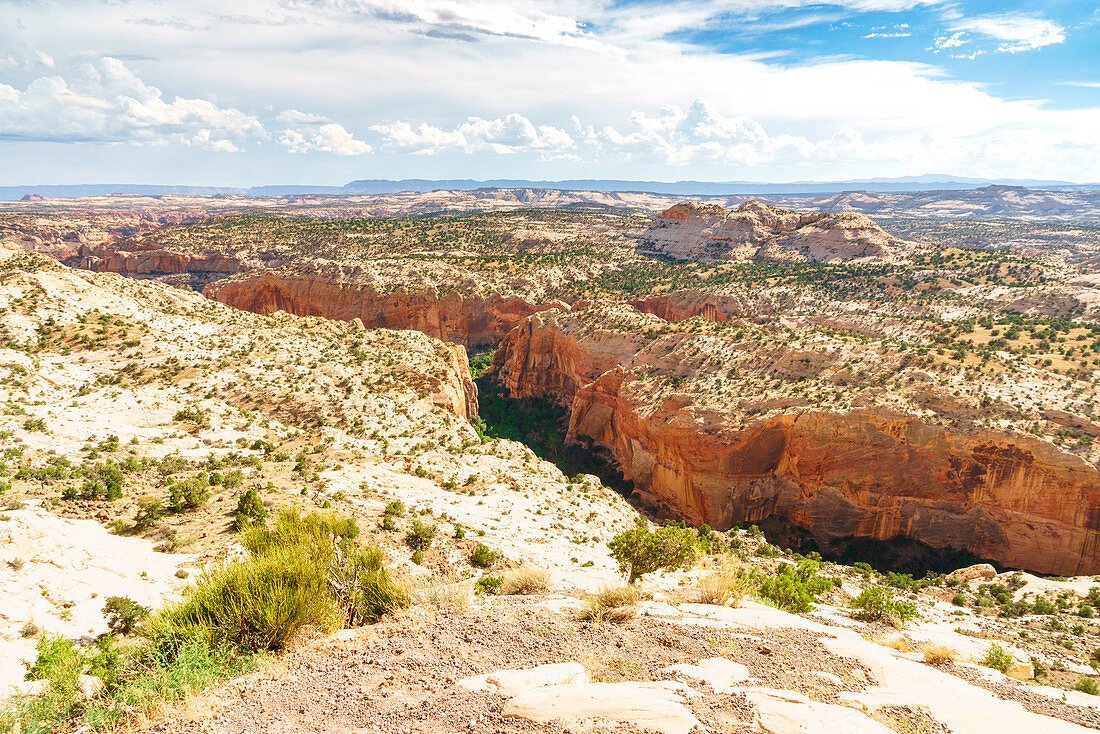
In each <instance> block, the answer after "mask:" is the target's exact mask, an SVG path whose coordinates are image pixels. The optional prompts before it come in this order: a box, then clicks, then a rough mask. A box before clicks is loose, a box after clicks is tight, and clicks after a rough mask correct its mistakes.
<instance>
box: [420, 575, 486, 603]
mask: <svg viewBox="0 0 1100 734" xmlns="http://www.w3.org/2000/svg"><path fill="white" fill-rule="evenodd" d="M473 597H474V590H473V588H472V587H471V586H470V584H468V583H465V582H459V581H455V580H454V579H453V578H451V577H450V576H432V577H431V578H430V579H428V580H427V581H425V582H424V585H423V586H422V587H421V589H420V599H421V600H422V601H423V602H424V603H426V604H430V605H432V606H433V607H435V608H436V609H441V610H444V611H448V612H461V611H462V610H464V609H466V608H467V607H469V606H470V603H471V602H472V601H473Z"/></svg>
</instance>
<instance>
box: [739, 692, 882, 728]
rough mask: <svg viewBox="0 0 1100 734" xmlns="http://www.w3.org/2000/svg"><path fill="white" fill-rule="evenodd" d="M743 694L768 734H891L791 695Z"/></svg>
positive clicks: (852, 713)
mask: <svg viewBox="0 0 1100 734" xmlns="http://www.w3.org/2000/svg"><path fill="white" fill-rule="evenodd" d="M744 693H745V697H746V698H747V699H748V700H749V703H751V704H752V705H753V708H754V714H755V717H756V724H757V726H759V727H760V728H761V729H762V730H763V731H765V732H768V734H811V732H812V733H813V734H893V730H892V729H889V728H887V727H886V726H883V725H882V724H880V723H878V722H877V721H875V720H874V719H872V718H871V717H869V716H867V715H866V714H864V713H862V712H859V711H856V710H855V709H851V708H848V707H846V706H836V705H833V704H828V703H818V702H817V701H811V700H810V699H808V698H806V697H805V696H803V695H802V694H801V693H796V692H795V691H783V690H774V689H765V688H758V689H750V690H747V691H745V692H744Z"/></svg>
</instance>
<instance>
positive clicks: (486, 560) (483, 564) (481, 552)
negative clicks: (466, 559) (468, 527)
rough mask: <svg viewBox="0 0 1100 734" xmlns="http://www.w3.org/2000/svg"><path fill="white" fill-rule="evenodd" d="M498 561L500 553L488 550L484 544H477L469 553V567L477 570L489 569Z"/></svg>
mask: <svg viewBox="0 0 1100 734" xmlns="http://www.w3.org/2000/svg"><path fill="white" fill-rule="evenodd" d="M499 560H500V552H499V551H495V550H490V548H489V546H487V545H485V544H484V543H478V544H477V545H475V546H474V549H473V550H472V551H470V565H471V566H476V567H477V568H491V567H492V566H493V565H494V564H495V563H496V562H497V561H499Z"/></svg>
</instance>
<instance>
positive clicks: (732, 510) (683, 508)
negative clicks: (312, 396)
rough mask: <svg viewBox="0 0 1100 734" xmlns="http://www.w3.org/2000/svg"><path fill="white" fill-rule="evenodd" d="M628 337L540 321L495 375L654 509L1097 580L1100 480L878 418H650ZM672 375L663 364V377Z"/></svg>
mask: <svg viewBox="0 0 1100 734" xmlns="http://www.w3.org/2000/svg"><path fill="white" fill-rule="evenodd" d="M642 341H643V340H642V339H641V338H639V337H637V336H632V335H630V334H623V335H622V336H620V337H618V338H615V337H613V336H612V338H608V335H607V334H605V333H599V334H598V335H596V336H593V335H592V333H588V334H580V335H578V333H576V332H574V333H570V331H569V330H568V329H563V328H561V327H560V325H559V323H558V321H557V317H556V315H555V314H554V313H553V312H551V313H550V314H539V315H536V316H533V317H531V318H530V319H528V320H527V321H525V322H524V323H523V324H521V325H520V326H519V327H517V328H516V329H515V330H514V331H513V332H512V333H510V334H509V335H508V337H507V338H506V339H505V341H504V342H503V344H502V346H501V348H500V350H499V351H498V353H497V355H496V356H495V358H494V363H493V369H494V370H495V371H496V373H497V375H498V378H499V379H500V380H501V382H502V383H503V384H504V385H505V386H506V387H507V389H508V391H509V392H510V394H511V395H512V396H514V397H525V396H552V397H554V398H556V399H558V400H559V401H560V402H562V403H563V404H564V405H565V406H567V407H568V408H569V409H570V421H569V431H568V436H569V437H570V439H574V440H576V439H585V437H587V439H590V440H592V441H593V442H595V444H597V445H598V446H599V447H602V448H603V449H604V450H606V451H607V452H609V453H610V455H611V456H612V457H613V459H614V461H615V462H616V463H617V464H618V465H619V467H620V468H621V470H622V472H623V474H624V475H625V476H626V477H627V478H628V479H630V480H632V481H633V482H634V484H635V486H636V488H637V489H638V491H639V492H640V493H641V494H642V495H643V496H647V495H648V496H649V499H651V500H655V501H657V502H660V503H662V504H664V505H666V506H668V507H669V508H671V509H672V510H673V511H674V512H676V513H677V514H679V515H680V516H681V517H683V518H684V519H685V520H688V521H689V522H692V523H696V524H701V523H708V524H710V525H712V526H714V527H717V528H723V529H724V528H728V527H730V526H731V525H732V524H734V523H740V522H746V521H757V520H760V519H762V518H764V517H767V516H768V515H771V514H776V515H779V516H782V517H784V518H786V519H788V520H789V521H791V522H793V523H794V524H796V525H799V526H801V527H803V528H806V529H808V530H809V531H811V532H812V533H813V534H814V535H815V536H816V537H817V538H818V539H819V541H822V542H825V543H827V542H828V541H829V540H831V539H837V538H842V537H847V536H863V537H871V538H877V539H880V540H888V539H891V538H894V537H897V536H904V537H907V538H911V539H914V540H918V541H920V542H923V543H926V544H928V545H931V546H934V547H943V548H958V549H966V550H968V551H970V552H971V553H974V554H975V555H977V556H980V557H983V558H991V559H994V560H996V561H999V562H1000V563H1002V564H1005V565H1006V566H1010V567H1018V568H1026V569H1030V570H1034V571H1039V572H1045V573H1054V574H1062V575H1077V574H1092V573H1097V572H1100V473H1098V472H1097V469H1096V467H1095V466H1093V465H1091V464H1089V463H1088V462H1086V461H1084V460H1083V459H1081V458H1079V457H1076V456H1074V455H1072V454H1068V453H1065V452H1062V451H1060V450H1059V449H1057V448H1056V447H1054V446H1052V445H1051V444H1049V443H1046V442H1044V441H1042V440H1040V439H1037V438H1033V437H1031V436H1027V435H1020V434H1009V433H1003V432H997V431H993V430H976V429H965V430H964V429H954V428H950V427H946V426H940V425H931V424H929V423H927V422H925V421H922V420H920V419H918V418H916V417H912V416H908V415H905V414H902V413H898V412H893V411H886V410H876V409H874V408H868V409H861V410H853V411H849V412H833V411H823V410H800V411H797V412H791V411H790V410H789V409H788V410H787V411H783V412H779V413H776V414H768V415H764V416H759V415H758V416H749V417H745V416H737V417H735V416H734V415H732V414H731V413H727V412H722V411H716V410H713V409H708V408H704V407H697V405H696V402H697V401H696V399H695V397H694V396H693V395H692V394H690V393H688V392H684V393H676V392H674V393H671V394H668V395H666V396H664V397H663V398H661V399H660V400H659V401H657V402H656V403H654V401H653V399H652V391H651V389H650V388H649V387H647V385H648V384H649V383H646V382H644V381H642V380H639V379H637V375H638V374H639V371H644V370H645V369H648V368H650V367H652V366H654V365H655V364H659V362H657V363H655V362H654V361H653V355H652V353H648V354H646V355H645V356H644V361H645V363H642V361H641V360H642V359H643V357H642V356H641V355H642V352H640V351H639V349H640V348H641V346H642ZM660 366H661V368H663V369H667V368H668V366H669V365H668V364H664V365H660Z"/></svg>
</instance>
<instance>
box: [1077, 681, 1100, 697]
mask: <svg viewBox="0 0 1100 734" xmlns="http://www.w3.org/2000/svg"><path fill="white" fill-rule="evenodd" d="M1073 690H1075V691H1081V692H1082V693H1088V694H1089V695H1091V696H1100V686H1097V685H1096V681H1094V680H1093V679H1092V678H1082V679H1081V680H1079V681H1077V684H1076V685H1074V686H1073Z"/></svg>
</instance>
